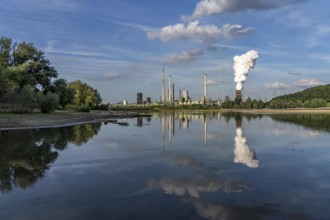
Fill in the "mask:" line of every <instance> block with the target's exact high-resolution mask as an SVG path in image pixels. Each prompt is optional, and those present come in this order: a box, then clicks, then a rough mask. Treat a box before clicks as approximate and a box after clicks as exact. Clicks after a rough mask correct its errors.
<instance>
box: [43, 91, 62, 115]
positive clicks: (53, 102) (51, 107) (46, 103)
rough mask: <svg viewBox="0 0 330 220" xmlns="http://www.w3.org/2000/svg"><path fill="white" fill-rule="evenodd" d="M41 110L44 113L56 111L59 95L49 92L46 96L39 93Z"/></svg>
mask: <svg viewBox="0 0 330 220" xmlns="http://www.w3.org/2000/svg"><path fill="white" fill-rule="evenodd" d="M38 101H39V108H40V111H41V112H42V113H51V112H53V111H55V109H56V108H57V106H58V103H59V97H58V95H56V94H54V93H51V92H48V93H47V94H46V95H44V94H43V93H39V97H38Z"/></svg>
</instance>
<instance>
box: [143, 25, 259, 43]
mask: <svg viewBox="0 0 330 220" xmlns="http://www.w3.org/2000/svg"><path fill="white" fill-rule="evenodd" d="M252 31H253V29H252V28H243V27H242V26H241V25H238V24H235V25H231V24H225V25H224V26H223V28H218V27H217V26H215V25H200V24H199V22H198V21H194V22H189V23H188V24H187V25H185V24H183V23H178V24H175V25H168V26H166V27H163V28H162V29H161V30H160V31H152V32H148V33H147V35H148V38H149V39H150V40H153V39H159V40H161V41H164V42H167V41H170V40H199V41H202V42H203V43H215V42H217V41H218V40H219V39H220V38H227V39H233V38H236V37H241V36H245V35H247V34H249V33H251V32H252Z"/></svg>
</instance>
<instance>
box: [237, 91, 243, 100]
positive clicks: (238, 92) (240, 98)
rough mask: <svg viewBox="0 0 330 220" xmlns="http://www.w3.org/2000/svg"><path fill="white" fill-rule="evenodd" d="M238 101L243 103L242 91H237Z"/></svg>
mask: <svg viewBox="0 0 330 220" xmlns="http://www.w3.org/2000/svg"><path fill="white" fill-rule="evenodd" d="M236 100H237V101H242V90H236Z"/></svg>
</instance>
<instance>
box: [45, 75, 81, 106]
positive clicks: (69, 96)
mask: <svg viewBox="0 0 330 220" xmlns="http://www.w3.org/2000/svg"><path fill="white" fill-rule="evenodd" d="M48 90H49V91H50V92H52V93H55V94H57V95H58V97H59V105H60V106H61V107H62V108H64V107H65V106H66V105H69V104H73V101H74V94H75V92H74V90H73V89H72V88H69V87H68V84H67V82H66V80H65V79H57V80H55V81H54V82H53V84H52V85H51V86H50V87H49V89H48Z"/></svg>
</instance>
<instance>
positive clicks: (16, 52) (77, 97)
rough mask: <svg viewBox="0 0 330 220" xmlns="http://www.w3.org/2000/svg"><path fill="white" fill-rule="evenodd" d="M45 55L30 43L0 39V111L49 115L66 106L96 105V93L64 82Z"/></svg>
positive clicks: (77, 83) (91, 89) (85, 87)
mask: <svg viewBox="0 0 330 220" xmlns="http://www.w3.org/2000/svg"><path fill="white" fill-rule="evenodd" d="M57 77H58V73H57V71H56V69H55V68H54V67H53V66H51V64H50V61H49V60H48V59H46V57H45V56H44V53H43V52H42V51H41V50H39V49H37V48H36V47H35V46H34V45H33V44H32V43H27V42H22V43H16V42H13V41H12V40H11V39H10V38H7V37H1V38H0V111H9V112H14V113H28V112H32V111H33V110H34V109H35V108H40V110H41V111H42V112H44V113H50V112H52V111H54V110H55V109H56V108H57V107H61V108H65V106H67V105H68V104H74V106H75V107H79V106H80V105H88V106H97V105H98V104H99V103H100V102H101V97H100V94H99V93H98V92H97V90H95V89H93V88H92V87H90V86H88V85H87V84H86V83H82V82H81V81H76V82H72V83H70V85H69V84H68V83H67V81H66V80H65V79H61V78H59V79H57Z"/></svg>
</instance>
